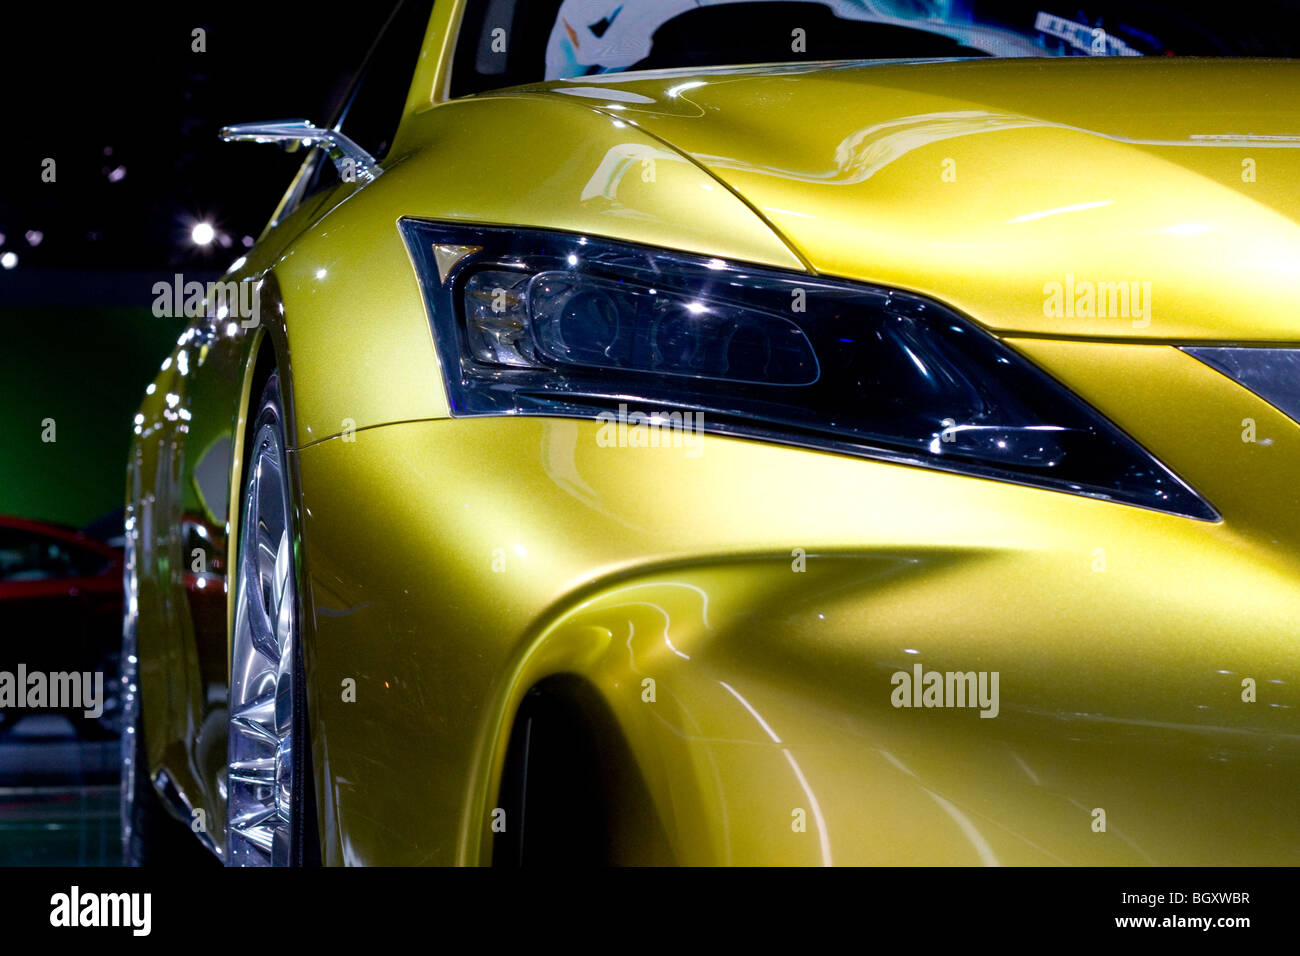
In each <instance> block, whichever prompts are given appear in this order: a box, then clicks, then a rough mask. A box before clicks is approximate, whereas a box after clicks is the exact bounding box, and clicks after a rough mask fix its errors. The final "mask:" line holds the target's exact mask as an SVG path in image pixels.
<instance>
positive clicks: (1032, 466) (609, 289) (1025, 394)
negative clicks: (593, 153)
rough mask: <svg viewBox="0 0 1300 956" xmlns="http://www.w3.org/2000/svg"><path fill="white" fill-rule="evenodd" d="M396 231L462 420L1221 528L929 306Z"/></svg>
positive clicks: (1087, 420)
mask: <svg viewBox="0 0 1300 956" xmlns="http://www.w3.org/2000/svg"><path fill="white" fill-rule="evenodd" d="M400 228H401V231H402V235H403V237H404V239H405V241H406V244H407V247H408V249H409V250H410V254H411V257H412V259H413V261H414V263H415V266H416V271H417V274H418V276H419V280H420V284H421V288H422V290H423V293H424V297H425V302H426V307H427V309H428V313H429V318H430V321H431V323H432V326H433V334H434V340H435V343H436V345H437V349H438V354H439V359H440V361H441V364H442V372H443V376H444V378H445V381H446V385H447V393H448V400H449V402H450V405H451V410H452V414H453V415H455V416H468V415H509V414H516V415H558V416H565V417H578V418H595V417H597V416H599V415H601V414H602V413H604V414H606V415H608V413H609V412H611V411H615V410H617V409H618V408H619V407H620V406H625V407H634V408H639V409H640V410H642V411H643V412H650V411H657V410H660V409H665V410H681V411H692V412H697V413H702V416H699V417H697V420H701V419H702V421H703V427H704V429H705V430H706V431H709V432H716V433H719V434H726V435H736V436H743V437H752V438H758V439H762V440H765V441H774V442H781V443H786V444H793V445H799V446H803V447H808V448H817V449H823V450H827V451H833V452H840V453H844V454H852V455H858V456H861V457H865V458H874V459H881V460H886V461H891V462H900V463H905V464H909V465H917V466H921V467H927V468H935V469H941V470H944V471H953V472H959V473H962V474H969V475H976V476H980V477H984V478H991V479H995V480H999V481H1010V482H1015V483H1018V484H1024V485H1032V486H1035V487H1041V488H1049V489H1053V490H1057V491H1065V492H1071V493H1074V494H1081V495H1087V496H1090V497H1095V498H1102V499H1106V500H1110V501H1116V502H1123V503H1126V504H1132V505H1138V506H1141V507H1145V508H1151V509H1155V510H1159V511H1165V512H1170V513H1173V514H1178V515H1183V516H1186V517H1191V518H1198V519H1202V520H1211V521H1212V520H1217V519H1218V514H1217V513H1216V512H1215V510H1214V509H1213V508H1212V507H1211V506H1210V505H1209V504H1208V503H1207V502H1206V501H1205V500H1204V499H1202V498H1201V497H1200V496H1199V495H1197V494H1196V493H1195V492H1194V491H1192V489H1190V488H1189V487H1188V486H1187V485H1186V484H1185V483H1184V482H1182V481H1181V480H1180V479H1179V478H1178V477H1177V476H1176V475H1175V474H1173V472H1171V471H1170V470H1169V469H1168V468H1166V467H1165V466H1164V465H1163V464H1162V463H1160V462H1159V461H1157V460H1156V459H1155V458H1154V457H1153V456H1152V455H1151V454H1150V453H1149V452H1147V451H1146V450H1145V449H1143V448H1142V447H1141V446H1140V445H1138V444H1137V442H1135V441H1134V440H1133V439H1131V438H1130V437H1128V436H1127V435H1126V434H1124V433H1123V432H1122V431H1120V430H1119V429H1118V428H1117V427H1116V426H1115V425H1114V424H1112V423H1111V422H1109V421H1107V420H1106V419H1105V418H1104V417H1103V416H1102V415H1101V414H1100V413H1099V412H1097V411H1096V410H1095V409H1093V408H1092V407H1091V406H1089V405H1087V404H1086V403H1085V402H1083V401H1082V400H1081V399H1079V398H1078V397H1077V396H1075V395H1074V394H1073V393H1071V392H1070V391H1068V390H1067V389H1066V388H1065V387H1064V386H1062V385H1061V384H1060V383H1058V382H1056V381H1055V380H1054V379H1052V378H1051V377H1049V376H1048V375H1046V374H1045V373H1043V372H1042V371H1041V370H1040V369H1038V368H1037V367H1036V366H1034V365H1033V364H1032V363H1030V362H1029V361H1027V360H1026V359H1025V358H1024V357H1023V356H1021V355H1020V354H1019V353H1017V352H1015V351H1014V350H1012V349H1010V348H1009V347H1007V346H1006V345H1005V344H1003V343H1002V342H1000V341H999V340H998V339H996V338H995V337H993V336H992V335H990V334H988V333H987V332H985V331H984V330H982V329H981V328H979V327H978V326H977V325H975V324H974V323H973V322H971V321H969V320H968V319H965V318H964V317H962V316H960V315H959V314H957V313H956V312H955V311H953V310H952V309H950V308H948V307H946V306H944V305H942V304H940V303H938V302H935V301H933V300H930V299H927V298H924V297H922V296H919V295H914V294H911V293H906V292H900V291H897V290H891V289H886V288H879V287H875V286H870V285H864V284H860V283H853V282H843V281H837V280H828V279H823V278H819V277H815V276H809V275H801V274H791V273H786V272H779V271H775V270H771V269H767V268H763V267H758V266H751V265H748V264H744V263H736V262H728V261H723V260H721V259H716V258H708V257H703V256H697V255H691V254H687V253H681V252H676V251H669V250H664V249H655V248H651V247H646V246H640V245H635V244H631V243H624V242H615V241H611V240H608V239H602V238H597V237H592V236H585V235H576V234H571V233H562V232H551V231H540V230H532V229H513V228H501V227H494V226H477V225H466V224H461V223H443V222H432V221H427V220H417V219H403V220H401V222H400Z"/></svg>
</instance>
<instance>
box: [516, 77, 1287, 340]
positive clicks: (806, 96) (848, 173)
mask: <svg viewBox="0 0 1300 956" xmlns="http://www.w3.org/2000/svg"><path fill="white" fill-rule="evenodd" d="M522 92H523V93H525V94H526V95H538V96H546V97H563V98H567V99H569V100H570V101H576V102H579V103H581V104H582V105H583V106H585V107H587V108H590V109H594V110H596V111H598V113H600V114H602V115H603V116H604V117H605V118H607V119H608V120H609V121H611V122H613V123H626V124H629V125H635V126H637V127H640V128H641V129H642V130H643V131H645V132H647V133H649V134H650V135H652V136H654V137H656V138H657V139H659V140H661V141H662V142H663V143H664V146H665V155H667V156H669V157H671V158H674V159H677V160H678V161H693V162H696V163H698V164H700V165H701V166H703V167H705V168H706V169H707V170H709V171H710V172H711V173H712V174H713V175H714V176H715V177H716V178H717V179H718V180H720V181H721V182H722V183H723V184H725V185H726V186H727V187H729V188H730V189H732V190H733V191H734V192H735V193H737V194H738V195H739V196H740V197H741V198H742V199H744V200H745V201H746V202H748V203H749V204H750V205H751V206H752V207H753V209H754V210H755V211H756V212H757V213H758V214H759V215H760V216H761V217H762V218H763V219H765V220H766V221H767V222H768V223H769V224H770V225H771V226H772V227H773V228H774V229H775V230H776V231H777V232H778V233H779V234H780V235H781V236H782V237H783V238H784V239H785V241H786V242H787V243H788V244H789V245H790V246H791V247H792V249H793V250H794V251H795V252H796V253H797V254H798V255H799V256H800V257H801V258H803V259H804V261H805V262H806V263H807V264H808V266H809V268H810V269H812V270H815V271H817V272H819V273H823V274H827V275H835V276H842V277H846V278H852V279H859V280H864V281H871V282H878V283H883V284H887V285H890V286H895V287H899V288H905V289H910V290H913V291H917V292H921V293H924V294H927V295H932V296H935V297H937V298H940V299H943V300H945V301H947V302H949V303H950V304H952V305H954V306H956V307H957V308H959V309H961V310H963V311H965V312H966V313H968V314H969V315H971V316H973V317H974V318H975V319H976V320H977V321H979V322H981V323H983V324H984V325H986V326H987V327H989V328H993V329H997V330H1004V331H1008V332H1029V333H1046V334H1053V335H1081V336H1122V337H1125V338H1130V337H1132V338H1143V339H1145V338H1158V339H1172V340H1179V339H1200V340H1214V341H1241V340H1256V341H1295V340H1297V339H1300V312H1297V310H1296V309H1295V307H1294V303H1295V302H1296V301H1297V298H1298V297H1300V152H1298V151H1297V150H1300V64H1297V63H1294V62H1289V61H1268V60H1182V59H1160V60H1142V59H1137V58H1127V57H1125V58H1111V59H1105V60H1103V59H1086V58H1080V59H1019V60H963V61H928V62H910V63H899V62H893V63H881V62H872V63H854V64H843V63H840V64H801V65H797V66H789V65H783V66H768V67H757V68H755V67H745V68H734V69H730V70H710V71H704V72H690V73H687V72H681V71H674V72H664V73H655V74H651V73H641V74H623V75H616V76H609V75H606V76H599V77H585V78H582V79H578V80H565V81H559V82H552V83H547V84H539V85H536V86H533V87H527V88H524V89H523V91H522ZM520 93H521V91H520V90H513V91H509V92H508V93H507V94H506V95H519V94H520ZM1125 300H1127V301H1125Z"/></svg>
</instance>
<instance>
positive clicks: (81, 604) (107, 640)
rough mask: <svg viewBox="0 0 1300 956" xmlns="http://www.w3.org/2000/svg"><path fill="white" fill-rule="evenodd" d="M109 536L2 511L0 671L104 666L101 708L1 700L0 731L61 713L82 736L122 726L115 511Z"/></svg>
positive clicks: (113, 732) (111, 732) (107, 734)
mask: <svg viewBox="0 0 1300 956" xmlns="http://www.w3.org/2000/svg"><path fill="white" fill-rule="evenodd" d="M97 524H102V525H103V527H105V528H106V529H107V530H109V531H110V533H111V531H112V529H113V528H114V527H115V528H116V534H114V535H113V536H111V537H109V536H103V537H101V536H97V535H96V534H93V533H90V532H89V530H87V531H78V530H76V529H74V528H67V527H63V526H61V525H56V524H49V523H47V522H43V521H32V520H28V519H25V518H15V517H0V671H7V672H9V673H10V674H15V675H16V674H17V673H18V667H19V665H20V664H22V665H24V666H25V669H26V671H27V673H29V674H30V673H32V672H35V671H42V672H45V673H46V674H49V673H56V672H70V671H78V672H82V673H85V672H87V671H89V672H91V673H94V672H97V671H102V672H103V674H104V682H103V712H102V713H101V714H100V715H99V716H98V717H96V718H90V717H86V716H84V713H83V709H82V708H80V707H78V708H75V709H59V708H45V709H40V710H34V709H30V708H20V707H6V706H0V738H2V737H5V736H8V735H9V734H10V732H11V731H12V730H13V729H14V728H15V727H16V726H17V725H18V724H19V723H20V722H21V721H22V720H24V719H25V718H28V717H35V716H49V715H60V716H63V717H65V718H67V720H68V721H69V722H71V724H72V726H73V728H74V729H75V731H76V733H77V736H79V737H81V738H82V739H84V740H103V739H107V738H111V737H115V736H117V735H118V734H119V733H120V732H121V716H122V708H121V688H120V682H119V675H120V673H121V671H120V668H119V660H120V657H121V647H122V547H121V544H122V541H121V538H120V535H121V517H120V515H118V516H116V522H115V524H114V521H113V519H109V520H108V521H107V522H105V523H97Z"/></svg>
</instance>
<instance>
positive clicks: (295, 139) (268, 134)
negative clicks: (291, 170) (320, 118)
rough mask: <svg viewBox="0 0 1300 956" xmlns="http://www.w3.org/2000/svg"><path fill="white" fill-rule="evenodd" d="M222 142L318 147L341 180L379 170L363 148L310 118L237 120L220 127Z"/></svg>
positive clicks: (366, 176)
mask: <svg viewBox="0 0 1300 956" xmlns="http://www.w3.org/2000/svg"><path fill="white" fill-rule="evenodd" d="M218 135H220V137H221V141H222V142H224V143H234V142H238V141H241V140H243V141H247V142H253V143H276V144H278V145H279V146H282V147H284V149H285V150H288V151H293V150H295V149H297V148H298V147H299V146H319V147H321V148H322V149H324V150H325V153H326V155H327V156H329V158H330V159H331V160H333V162H334V168H335V169H337V170H338V171H339V176H341V177H342V178H343V179H344V181H352V180H356V181H357V182H362V183H368V182H372V181H373V180H374V179H375V177H377V176H378V175H379V174H380V173H381V172H382V170H381V169H380V168H379V167H378V165H377V164H376V162H375V157H373V156H371V155H370V154H369V153H367V152H366V151H365V150H364V149H362V148H361V147H360V146H358V145H357V144H356V143H354V142H353V141H352V140H350V139H348V137H346V136H344V135H343V134H342V133H340V132H339V131H338V130H333V129H321V128H320V127H319V126H317V125H316V124H314V123H312V122H311V121H310V120H305V119H290V120H271V121H269V122H266V123H239V124H237V125H235V126H223V127H221V132H220V133H219V134H218Z"/></svg>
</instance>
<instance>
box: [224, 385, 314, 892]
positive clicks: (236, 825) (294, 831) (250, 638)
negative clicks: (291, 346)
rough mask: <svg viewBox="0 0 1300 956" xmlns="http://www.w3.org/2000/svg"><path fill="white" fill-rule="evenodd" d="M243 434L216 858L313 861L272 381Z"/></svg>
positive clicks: (290, 548) (288, 513)
mask: <svg viewBox="0 0 1300 956" xmlns="http://www.w3.org/2000/svg"><path fill="white" fill-rule="evenodd" d="M257 409H258V410H257V414H256V416H255V418H254V419H253V425H252V428H251V430H250V431H249V451H248V455H247V468H246V469H245V472H244V474H245V479H244V489H243V497H242V512H241V514H242V518H241V523H240V532H239V553H238V561H237V564H236V565H235V567H236V569H237V570H236V574H237V582H236V592H235V620H234V629H233V635H232V642H231V661H230V664H231V666H230V701H229V703H230V709H229V714H230V717H229V720H230V728H229V759H228V762H227V771H226V863H227V864H228V865H230V866H294V865H302V864H304V863H309V862H314V859H313V857H314V855H315V851H314V847H315V846H316V845H317V838H316V823H315V813H314V801H312V800H311V796H312V792H313V788H312V785H311V779H312V778H311V775H310V772H309V768H310V744H309V741H308V735H307V730H306V725H307V720H306V700H305V698H304V696H303V691H304V685H305V680H304V679H303V664H302V648H301V646H300V644H299V621H298V595H297V575H296V570H297V569H296V561H295V557H294V554H295V543H296V537H295V534H294V521H293V510H292V506H291V501H292V493H291V491H290V483H289V465H288V460H287V458H286V455H285V445H286V442H285V437H284V436H285V433H284V424H283V422H284V416H283V412H282V406H281V403H280V389H279V380H278V377H277V376H276V375H274V374H273V375H271V377H270V379H269V380H268V381H267V383H266V386H265V388H264V389H263V391H262V395H261V400H260V402H259V403H258V406H257Z"/></svg>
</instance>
